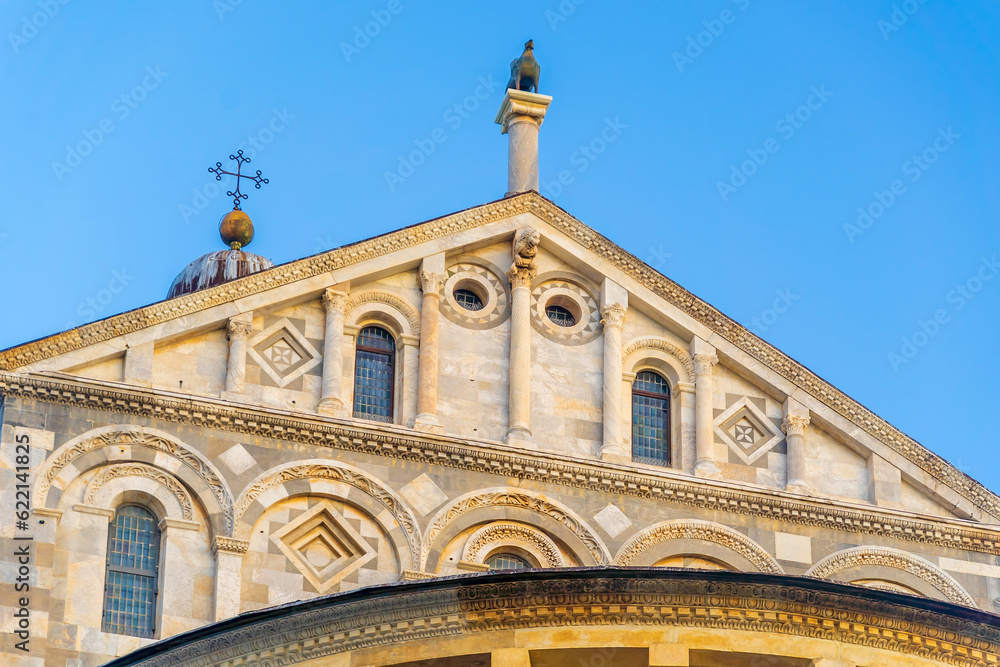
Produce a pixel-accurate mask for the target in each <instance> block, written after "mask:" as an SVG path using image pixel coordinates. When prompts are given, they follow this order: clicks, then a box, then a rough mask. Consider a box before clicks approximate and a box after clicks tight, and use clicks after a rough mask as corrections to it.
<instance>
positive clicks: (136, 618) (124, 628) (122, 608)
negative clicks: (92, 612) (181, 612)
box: [102, 505, 160, 637]
mask: <svg viewBox="0 0 1000 667" xmlns="http://www.w3.org/2000/svg"><path fill="white" fill-rule="evenodd" d="M159 560H160V529H159V528H157V526H156V517H154V516H153V515H152V514H151V513H150V512H149V510H147V509H145V508H143V507H138V506H136V505H126V506H124V507H120V508H119V509H118V511H117V512H115V518H114V520H112V522H111V526H110V527H109V528H108V557H107V565H106V570H105V575H104V622H103V628H102V629H103V630H104V631H105V632H113V633H115V634H119V635H133V636H136V637H152V636H153V632H154V630H155V625H156V594H157V592H158V590H157V589H158V586H157V570H158V569H159Z"/></svg>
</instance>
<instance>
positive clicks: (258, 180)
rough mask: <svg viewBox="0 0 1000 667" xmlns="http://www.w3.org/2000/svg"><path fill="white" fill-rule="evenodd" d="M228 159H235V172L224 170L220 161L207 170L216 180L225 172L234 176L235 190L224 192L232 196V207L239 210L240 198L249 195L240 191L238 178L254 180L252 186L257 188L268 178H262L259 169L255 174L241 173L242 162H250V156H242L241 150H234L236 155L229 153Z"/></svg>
mask: <svg viewBox="0 0 1000 667" xmlns="http://www.w3.org/2000/svg"><path fill="white" fill-rule="evenodd" d="M229 159H230V160H235V161H236V173H235V174H234V173H233V172H231V171H226V170H225V169H223V168H222V163H221V162H216V163H215V166H214V167H209V168H208V170H209V171H210V172H212V173H213V174H215V180H217V181H221V180H222V175H223V174H226V175H228V176H235V177H236V190H230V191H228V192H226V194H227V195H229V196H230V197H232V198H233V209H234V210H237V211H238V210H240V200H241V199H246V198H247V197H248V196H249V195H245V194H243V193H242V192H240V179H241V178H246V179H248V180H251V181H253V182H254V186H255V187H256V188H257V189H258V190H260V186H261V184H262V183H267V182H268V180H267V179H266V178H264V177H263V176H261V175H260V169H258V170H257V175H256V176H250V175H249V174H244V173H241V170H242V169H243V164H244V163H249V162H250V158H248V157H244V156H243V151H241V150H240V151H236V155H230V156H229Z"/></svg>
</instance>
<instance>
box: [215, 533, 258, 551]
mask: <svg viewBox="0 0 1000 667" xmlns="http://www.w3.org/2000/svg"><path fill="white" fill-rule="evenodd" d="M248 548H250V542H249V541H247V540H241V539H237V538H235V537H224V536H221V535H220V536H217V537H216V538H215V540H214V541H213V542H212V553H214V554H218V553H227V554H236V555H237V556H243V555H244V554H246V552H247V549H248Z"/></svg>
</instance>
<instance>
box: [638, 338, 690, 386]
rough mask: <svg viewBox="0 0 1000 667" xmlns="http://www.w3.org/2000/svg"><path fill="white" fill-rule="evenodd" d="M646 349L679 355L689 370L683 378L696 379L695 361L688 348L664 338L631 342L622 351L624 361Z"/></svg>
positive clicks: (678, 357)
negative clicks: (692, 359)
mask: <svg viewBox="0 0 1000 667" xmlns="http://www.w3.org/2000/svg"><path fill="white" fill-rule="evenodd" d="M646 349H651V350H662V351H663V352H666V353H667V354H669V355H671V356H674V357H677V359H679V360H680V362H681V363H682V364H684V368H685V369H686V370H687V377H686V378H681V379H686V380H687V381H688V382H694V381H695V374H694V362H693V361H691V356H690V355H688V353H687V350H685V349H684V348H681V347H678V346H677V345H674V344H673V343H671V342H670V341H666V340H663V339H662V338H642V339H639V340H636V341H633V342H631V343H629V344H628V345H626V346H625V349H624V350H623V351H622V361H623V362H624V361H627V360H628V358H629V357H631V356H632V355H633V354H635V353H636V352H638V351H639V350H646Z"/></svg>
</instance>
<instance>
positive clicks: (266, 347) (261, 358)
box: [249, 317, 322, 387]
mask: <svg viewBox="0 0 1000 667" xmlns="http://www.w3.org/2000/svg"><path fill="white" fill-rule="evenodd" d="M249 353H250V357H251V358H252V359H253V360H254V361H255V362H256V363H257V365H258V366H260V367H261V369H262V370H263V371H264V372H265V373H267V375H268V376H269V377H270V378H271V379H272V380H274V381H275V383H277V385H278V386H279V387H285V386H288V385H289V384H290V383H292V382H293V381H295V380H297V379H298V378H300V377H302V376H303V375H304V374H305V373H307V372H309V371H310V370H312V369H313V368H315V367H316V366H318V365H319V364H320V363H322V358H321V357H320V354H319V351H318V350H317V349H316V348H315V347H314V346H313V344H312V343H310V342H309V340H308V339H307V338H306V337H305V336H304V335H303V334H302V332H300V331H299V330H298V328H297V327H296V326H295V325H293V324H292V323H291V322H290V321H289V320H288V318H285V317H283V318H281V319H280V320H278V321H277V322H275V323H274V324H272V325H271V326H269V327H268V328H267V329H265V330H264V331H261V332H260V333H258V334H257V335H256V336H254V337H253V338H252V339H251V340H250V345H249Z"/></svg>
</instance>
